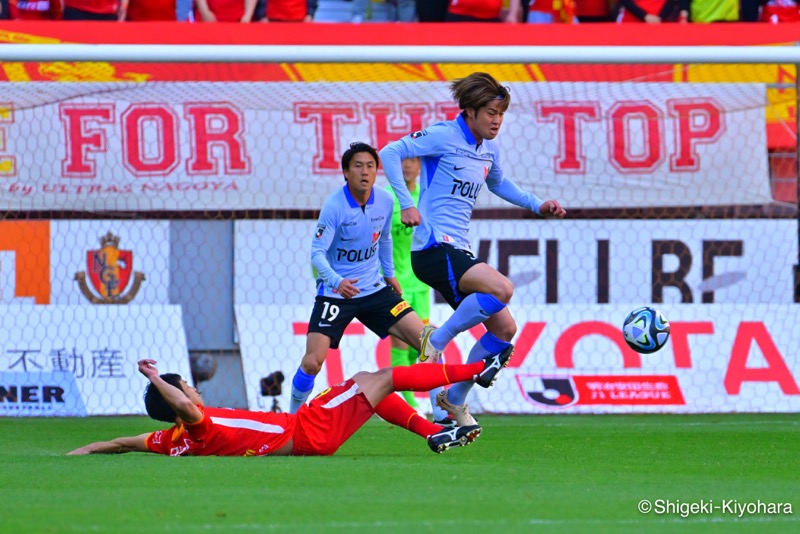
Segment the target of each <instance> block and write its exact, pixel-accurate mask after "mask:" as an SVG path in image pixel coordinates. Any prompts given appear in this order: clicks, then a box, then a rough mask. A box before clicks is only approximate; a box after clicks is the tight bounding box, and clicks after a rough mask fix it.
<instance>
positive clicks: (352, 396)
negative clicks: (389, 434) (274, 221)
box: [69, 349, 513, 456]
mask: <svg viewBox="0 0 800 534" xmlns="http://www.w3.org/2000/svg"><path fill="white" fill-rule="evenodd" d="M512 354H513V350H510V349H509V350H507V351H503V352H501V353H500V354H495V355H491V356H488V357H486V358H485V359H483V360H480V361H477V362H475V363H470V364H463V365H462V364H458V365H426V364H417V365H410V366H407V367H393V368H387V369H381V370H379V371H376V372H374V373H370V372H366V371H362V372H360V373H357V374H356V375H355V376H353V377H352V378H350V379H348V380H346V381H345V382H343V383H341V384H339V385H337V386H334V387H332V388H330V389H328V390H326V391H323V392H322V393H320V394H319V395H318V396H317V397H316V398H315V399H314V400H312V401H311V402H310V403H309V404H308V405H307V406H303V407H301V408H300V410H299V411H298V412H297V413H296V414H287V413H272V412H252V411H248V410H229V409H225V408H210V407H206V406H204V405H203V399H202V397H201V396H200V394H199V393H198V392H197V390H196V389H195V388H193V387H191V386H189V385H188V384H187V383H186V382H185V381H184V380H183V379H182V378H181V377H180V375H177V374H164V375H159V374H158V370H157V369H156V368H155V363H156V362H155V360H149V359H146V360H140V361H139V364H138V365H139V372H141V373H142V374H143V375H144V376H146V377H147V378H148V379H149V380H150V384H149V385H148V386H147V389H146V391H145V407H146V409H147V414H148V415H149V416H150V417H152V418H153V419H156V420H159V421H165V422H169V423H173V426H172V427H170V428H169V429H167V430H159V431H157V432H152V433H146V434H141V435H139V436H128V437H119V438H115V439H113V440H111V441H99V442H95V443H90V444H88V445H85V446H83V447H80V448H78V449H76V450H74V451H72V452H70V453H69V454H73V455H77V454H114V453H125V452H152V453H157V454H168V455H170V456H188V455H193V456H267V455H274V456H286V455H294V456H327V455H331V454H333V453H335V452H336V451H337V450H338V449H339V447H341V446H342V444H343V443H344V442H345V441H347V440H348V439H349V438H350V436H352V435H353V434H354V433H355V432H356V431H357V430H358V429H359V428H361V427H362V426H363V425H364V423H366V422H367V420H368V419H369V418H370V417H372V415H373V414H378V415H379V416H380V417H381V418H383V419H384V420H386V421H387V422H389V423H392V424H394V425H397V426H400V427H402V428H406V429H408V430H409V431H411V432H414V433H415V434H418V435H420V436H422V437H423V438H425V439H426V441H427V443H428V446H429V447H430V448H431V450H433V451H434V452H436V453H441V452H444V451H446V450H447V449H449V448H451V447H461V446H465V445H468V444H469V443H471V442H473V441H474V440H475V439H476V438H477V437H478V435H480V433H481V427H480V426H479V425H471V426H462V427H458V428H454V429H445V428H444V427H442V426H440V425H437V424H434V423H431V422H430V421H428V420H427V419H425V418H423V417H420V416H419V415H418V414H417V412H416V410H414V409H413V408H412V407H411V406H409V405H408V403H406V402H405V401H404V400H403V398H402V397H400V396H399V395H395V394H394V392H395V391H429V390H431V389H433V388H435V387H439V386H445V385H449V384H454V383H457V382H463V381H467V380H469V381H473V382H475V383H476V384H478V385H479V386H482V387H485V388H488V387H491V386H492V384H493V383H494V381H495V380H496V378H497V374H498V373H499V371H500V370H501V369H502V368H504V367H505V366H506V365H507V364H508V361H509V360H510V359H511V356H512Z"/></svg>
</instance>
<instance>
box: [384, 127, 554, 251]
mask: <svg viewBox="0 0 800 534" xmlns="http://www.w3.org/2000/svg"><path fill="white" fill-rule="evenodd" d="M380 156H381V162H382V163H383V169H384V172H385V173H386V178H387V179H388V180H389V183H390V184H391V185H392V187H393V188H394V190H395V192H396V194H397V197H398V199H399V200H400V207H401V209H407V208H410V207H413V206H414V201H413V200H412V198H411V195H410V194H409V193H408V189H407V188H406V186H405V182H404V181H403V172H402V166H401V161H402V160H403V159H405V158H413V157H415V156H419V157H420V158H421V162H422V166H421V171H420V198H419V207H418V209H419V212H420V216H421V218H422V222H421V224H420V226H418V227H417V229H416V230H415V231H414V240H413V242H412V244H411V250H412V251H414V250H424V249H426V248H429V247H431V246H433V245H435V244H437V243H447V244H450V245H453V246H454V247H456V248H459V249H462V250H468V251H471V250H472V247H471V245H470V238H469V221H470V219H471V218H472V210H473V208H474V206H475V201H476V199H477V198H478V194H479V193H480V192H481V189H483V184H484V183H485V184H486V187H488V188H489V191H491V192H492V193H494V194H495V195H497V196H499V197H500V198H502V199H504V200H506V201H508V202H510V203H512V204H515V205H517V206H520V207H522V208H527V209H529V210H532V211H534V212H536V213H539V207H540V206H541V205H542V203H543V201H542V200H541V199H540V198H539V197H537V196H536V195H534V194H532V193H526V192H524V191H522V190H521V189H520V188H519V187H518V186H517V185H516V184H515V183H514V182H512V181H511V180H510V179H509V178H506V177H505V176H504V175H503V168H502V167H501V165H500V149H499V147H498V146H497V143H496V142H494V141H493V140H489V139H484V141H483V142H482V143H481V144H480V145H478V144H476V140H475V137H474V136H473V135H472V132H471V131H470V129H469V127H467V124H466V122H465V121H464V118H463V117H462V116H460V115H459V117H458V118H457V119H455V120H452V121H446V122H439V123H436V124H434V125H433V126H430V127H429V128H428V129H427V130H422V131H419V132H414V133H412V134H410V135H407V136H405V137H403V138H401V139H399V140H398V141H395V142H394V143H390V144H388V145H387V146H386V147H384V148H383V150H381V152H380Z"/></svg>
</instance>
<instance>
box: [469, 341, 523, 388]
mask: <svg viewBox="0 0 800 534" xmlns="http://www.w3.org/2000/svg"><path fill="white" fill-rule="evenodd" d="M499 356H501V357H500V358H498V359H499V361H500V365H499V366H497V367H489V368H487V369H484V370H483V371H481V374H479V375H478V378H477V379H476V380H475V383H476V384H478V385H479V386H481V387H482V388H490V387H492V386H493V385H494V383H495V382H497V375H499V374H500V371H502V370H503V369H505V368H506V367H508V362H510V361H511V358H513V357H514V345H509V346H508V347H506V348H505V349H503V351H502V352H500V355H499ZM489 370H494V374H493V375H492V377H491V379H489V380H488V381H486V380H484V379H483V376H482V375H483V374H484V373H486V371H489Z"/></svg>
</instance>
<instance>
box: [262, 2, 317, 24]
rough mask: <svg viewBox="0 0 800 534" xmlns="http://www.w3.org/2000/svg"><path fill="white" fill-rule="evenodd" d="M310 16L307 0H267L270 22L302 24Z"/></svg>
mask: <svg viewBox="0 0 800 534" xmlns="http://www.w3.org/2000/svg"><path fill="white" fill-rule="evenodd" d="M306 14H308V8H307V7H306V0H267V18H268V19H269V20H278V21H288V22H302V21H303V19H305V18H306Z"/></svg>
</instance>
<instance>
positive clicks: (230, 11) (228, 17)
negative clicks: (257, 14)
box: [195, 0, 244, 22]
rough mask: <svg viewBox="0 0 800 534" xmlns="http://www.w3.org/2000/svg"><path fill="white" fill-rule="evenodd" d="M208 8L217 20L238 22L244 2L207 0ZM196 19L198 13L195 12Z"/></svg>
mask: <svg viewBox="0 0 800 534" xmlns="http://www.w3.org/2000/svg"><path fill="white" fill-rule="evenodd" d="M208 10H209V11H211V12H212V13H213V14H214V16H215V17H217V22H240V21H241V20H242V17H243V16H244V2H243V1H242V0H208ZM195 15H196V17H195V18H196V20H198V21H200V20H203V19H202V18H200V13H199V12H197V13H195Z"/></svg>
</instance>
